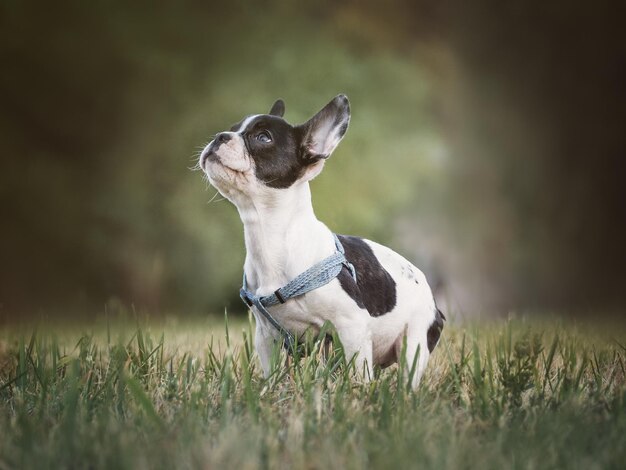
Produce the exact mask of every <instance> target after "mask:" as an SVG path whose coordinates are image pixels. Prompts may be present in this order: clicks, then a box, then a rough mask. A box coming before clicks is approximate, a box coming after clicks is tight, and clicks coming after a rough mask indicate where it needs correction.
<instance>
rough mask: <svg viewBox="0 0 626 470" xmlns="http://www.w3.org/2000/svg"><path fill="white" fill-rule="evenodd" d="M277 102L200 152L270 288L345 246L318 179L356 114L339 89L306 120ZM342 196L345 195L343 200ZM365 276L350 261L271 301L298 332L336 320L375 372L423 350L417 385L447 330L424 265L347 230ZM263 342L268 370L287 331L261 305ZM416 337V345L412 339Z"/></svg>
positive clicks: (250, 275)
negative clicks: (320, 205)
mask: <svg viewBox="0 0 626 470" xmlns="http://www.w3.org/2000/svg"><path fill="white" fill-rule="evenodd" d="M284 112H285V105H284V103H283V101H282V100H278V101H276V103H274V105H273V106H272V108H271V110H270V112H269V113H268V114H255V115H250V116H247V117H245V118H244V119H243V120H241V121H240V122H238V123H237V124H235V125H234V126H232V127H231V128H230V130H228V131H225V132H220V133H219V134H217V135H216V136H215V138H214V139H213V140H212V141H211V142H210V143H209V144H208V145H207V146H206V147H205V149H204V150H203V151H202V153H201V155H200V160H199V165H200V168H201V169H202V170H203V171H204V172H205V173H206V175H207V177H208V179H209V182H210V183H211V184H212V185H213V186H214V187H215V188H216V189H217V190H218V191H219V192H220V193H221V194H222V195H223V196H224V197H225V198H226V199H228V200H229V201H231V202H232V203H233V204H234V205H235V206H236V207H237V210H238V211H239V215H240V216H241V221H242V222H243V227H244V234H245V245H246V260H245V264H244V272H245V277H246V279H247V289H249V291H250V292H252V293H254V294H255V295H259V296H261V295H269V294H271V293H273V292H275V291H276V290H277V289H279V288H281V287H282V286H285V285H286V284H287V283H289V281H291V280H292V279H294V278H295V277H296V276H298V275H299V274H300V273H302V272H304V271H306V270H307V269H309V268H310V267H311V266H313V265H315V264H316V263H318V262H320V261H322V260H324V259H325V258H327V257H329V256H330V255H332V254H333V253H335V252H336V251H337V248H336V244H335V237H334V235H333V232H331V230H330V229H329V228H328V227H327V226H326V225H324V224H323V223H322V222H320V221H319V220H318V219H317V217H316V216H315V213H314V211H313V205H312V203H311V190H310V188H309V181H311V180H312V179H313V178H315V177H316V176H317V175H319V174H320V172H321V171H322V169H323V168H324V165H325V163H326V161H327V160H328V158H329V157H330V156H331V154H332V153H333V150H335V148H336V147H337V145H338V144H339V142H340V141H341V139H342V138H343V136H344V135H345V133H346V131H347V129H348V124H349V122H350V104H349V102H348V98H347V97H346V96H345V95H338V96H336V97H335V98H334V99H333V100H332V101H330V103H328V104H327V105H326V106H324V107H323V108H322V109H321V110H320V111H319V112H318V113H317V114H315V115H314V116H313V117H312V118H311V119H309V120H308V121H307V122H305V123H304V124H300V125H291V124H289V123H288V122H287V121H285V120H284V119H283V115H284ZM339 202H340V201H338V203H339ZM338 239H339V241H340V242H341V245H342V246H343V249H344V251H345V257H346V259H347V261H348V262H349V263H352V265H353V266H354V268H355V271H356V280H355V277H354V276H353V275H352V273H351V272H350V270H349V269H347V268H343V269H342V270H341V271H340V272H339V274H338V275H337V276H336V277H335V278H334V279H332V280H331V281H330V282H328V283H327V284H325V285H323V286H322V287H319V288H316V289H315V290H312V291H310V292H308V293H306V294H304V295H300V296H297V297H294V298H291V299H289V300H287V301H286V302H285V303H280V304H278V305H275V306H272V307H270V308H268V311H270V312H271V316H272V317H273V318H274V319H275V320H276V321H277V322H278V323H280V325H281V326H282V327H283V328H284V329H285V330H287V331H289V332H290V333H291V334H293V335H294V336H295V337H298V336H300V335H303V334H304V333H305V331H306V330H307V329H311V330H313V331H316V330H319V329H320V328H321V327H322V325H323V324H324V323H325V322H326V321H330V322H331V323H332V324H333V325H334V327H335V328H336V330H337V334H338V335H339V338H340V340H341V342H342V344H343V347H344V351H345V354H346V357H347V358H351V357H353V358H354V360H355V361H356V366H357V370H359V371H361V373H362V374H363V376H364V378H365V379H368V378H370V377H372V367H373V366H374V365H375V364H378V365H381V366H383V367H384V366H388V365H390V364H392V363H394V362H396V361H398V359H399V357H400V354H401V353H402V352H403V351H404V353H405V354H406V362H405V364H407V368H411V367H412V365H413V364H414V359H415V358H416V357H417V367H416V373H415V374H414V376H413V383H412V385H413V387H417V385H418V384H419V380H420V378H421V376H422V374H423V372H424V369H425V367H426V364H427V362H428V358H429V356H430V353H431V352H432V351H433V349H434V347H435V346H436V344H437V342H438V341H439V336H440V334H441V331H442V329H443V322H444V320H445V317H444V315H443V314H442V313H441V312H440V311H439V310H438V309H437V307H436V305H435V301H434V299H433V295H432V292H431V290H430V287H429V286H428V283H427V281H426V278H425V277H424V274H423V273H422V272H421V271H420V270H419V269H417V268H416V267H415V266H413V265H412V264H411V263H410V262H409V261H407V260H406V259H405V258H403V257H402V256H400V255H399V254H397V253H395V252H394V251H392V250H391V249H389V248H387V247H385V246H382V245H379V244H378V243H375V242H372V241H370V240H365V239H362V238H358V237H353V236H346V235H338ZM251 308H252V311H253V313H254V315H255V320H256V333H255V348H256V351H257V353H258V355H259V359H260V361H261V366H262V368H263V371H264V373H265V375H266V376H267V375H268V374H269V372H270V356H271V351H272V345H273V343H274V342H275V341H277V340H279V339H281V338H280V336H281V335H280V333H279V331H278V330H277V329H276V328H275V327H274V326H273V325H272V324H271V323H270V322H269V321H268V320H267V318H266V317H265V316H264V315H262V314H261V313H260V312H259V310H258V308H257V307H255V306H252V307H251ZM405 338H406V348H404V347H403V344H404V341H405Z"/></svg>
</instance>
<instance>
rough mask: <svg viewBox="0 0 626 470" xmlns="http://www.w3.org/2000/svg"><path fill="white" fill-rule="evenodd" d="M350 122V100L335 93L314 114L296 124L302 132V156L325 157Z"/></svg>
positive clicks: (315, 158) (310, 157) (314, 158)
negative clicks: (330, 99) (301, 122)
mask: <svg viewBox="0 0 626 470" xmlns="http://www.w3.org/2000/svg"><path fill="white" fill-rule="evenodd" d="M349 123H350V102H349V101H348V97H347V96H346V95H337V96H336V97H335V98H333V99H332V101H331V102H330V103H328V104H327V105H326V106H324V107H323V108H322V109H321V110H320V111H319V112H318V113H317V114H316V115H315V116H313V117H312V118H311V119H309V120H308V121H307V122H305V123H304V124H302V125H300V126H298V127H299V129H300V130H301V132H302V136H303V137H302V149H303V154H304V158H306V159H311V160H315V161H317V160H320V159H326V158H328V157H329V156H330V154H331V153H332V152H333V150H335V147H337V145H338V144H339V142H341V139H342V138H343V136H344V134H345V133H346V131H347V130H348V124H349Z"/></svg>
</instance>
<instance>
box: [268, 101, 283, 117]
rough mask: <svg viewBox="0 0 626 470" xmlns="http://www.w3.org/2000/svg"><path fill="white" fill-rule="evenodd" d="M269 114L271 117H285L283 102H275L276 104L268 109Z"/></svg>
mask: <svg viewBox="0 0 626 470" xmlns="http://www.w3.org/2000/svg"><path fill="white" fill-rule="evenodd" d="M269 114H271V115H272V116H278V117H283V116H284V115H285V102H284V101H283V100H276V103H274V105H273V106H272V109H270V112H269Z"/></svg>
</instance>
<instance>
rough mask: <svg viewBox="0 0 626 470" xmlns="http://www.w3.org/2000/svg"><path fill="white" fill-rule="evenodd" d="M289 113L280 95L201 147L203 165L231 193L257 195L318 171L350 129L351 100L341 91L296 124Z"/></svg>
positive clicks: (225, 192) (232, 196) (220, 188)
mask: <svg viewBox="0 0 626 470" xmlns="http://www.w3.org/2000/svg"><path fill="white" fill-rule="evenodd" d="M284 113H285V104H284V102H283V101H282V100H278V101H276V103H274V105H273V106H272V109H271V110H270V112H269V114H256V115H252V116H248V117H246V118H244V119H243V120H242V121H240V122H238V123H237V124H235V125H234V126H233V127H231V129H230V130H229V131H225V132H220V133H219V134H217V135H216V136H215V138H214V139H213V140H212V141H211V142H210V143H209V144H208V145H207V146H206V147H205V149H204V150H203V151H202V153H201V155H200V162H199V163H200V168H202V170H203V171H204V172H205V173H206V175H207V176H208V178H209V181H210V182H211V184H212V185H213V186H215V187H216V188H217V189H218V191H220V193H222V195H224V196H225V197H226V198H228V199H230V200H231V201H233V202H235V200H236V199H237V198H238V197H242V196H243V197H248V198H254V197H255V196H256V195H258V194H267V193H268V192H270V191H281V190H285V189H287V188H290V187H292V186H294V185H297V184H300V183H302V182H305V181H309V180H311V179H312V178H314V177H315V176H317V175H318V174H319V173H320V171H322V168H323V166H324V162H325V161H326V159H327V158H328V157H330V155H331V153H332V152H333V150H334V149H335V147H337V145H338V144H339V142H340V141H341V139H342V138H343V136H344V134H345V133H346V130H347V129H348V123H349V122H350V103H349V102H348V98H347V97H346V96H345V95H338V96H336V97H335V98H334V99H333V100H332V101H330V103H328V104H327V105H326V106H324V107H323V108H322V109H321V110H320V111H319V112H318V113H317V114H315V116H313V117H312V118H311V119H309V120H308V121H307V122H305V123H304V124H301V125H297V126H292V125H291V124H289V123H288V122H287V121H285V120H284V119H283V115H284Z"/></svg>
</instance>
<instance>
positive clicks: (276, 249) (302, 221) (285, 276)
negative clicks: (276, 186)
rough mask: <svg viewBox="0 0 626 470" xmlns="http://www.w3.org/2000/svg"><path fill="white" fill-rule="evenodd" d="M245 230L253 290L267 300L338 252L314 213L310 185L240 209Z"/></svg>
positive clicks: (275, 193) (274, 193) (244, 203)
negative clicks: (273, 293)
mask: <svg viewBox="0 0 626 470" xmlns="http://www.w3.org/2000/svg"><path fill="white" fill-rule="evenodd" d="M237 208H238V210H239V215H240V216H241V220H242V221H243V225H244V234H245V243H246V261H245V265H244V270H245V274H246V279H247V282H248V287H249V289H251V290H252V291H256V292H257V294H262V295H265V294H267V293H270V292H273V291H274V290H276V289H278V288H279V287H282V286H283V285H285V284H286V283H287V282H289V281H290V280H291V279H293V278H294V277H295V276H297V275H298V274H300V273H301V272H303V271H304V270H306V269H308V268H309V267H311V266H312V265H313V264H315V263H317V262H318V261H321V260H322V259H324V258H325V257H327V256H329V255H330V254H332V253H333V252H334V249H335V248H334V246H335V245H334V240H333V237H332V233H331V231H330V230H329V229H328V228H327V227H326V226H325V225H324V224H323V223H322V222H320V221H319V220H318V219H317V217H316V216H315V213H314V212H313V205H312V204H311V190H310V188H309V184H308V182H303V183H301V184H297V185H294V186H292V187H290V188H287V189H282V190H279V191H276V190H272V191H268V193H267V194H264V195H263V197H257V198H255V199H254V200H251V199H249V200H247V201H240V203H239V204H237Z"/></svg>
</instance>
